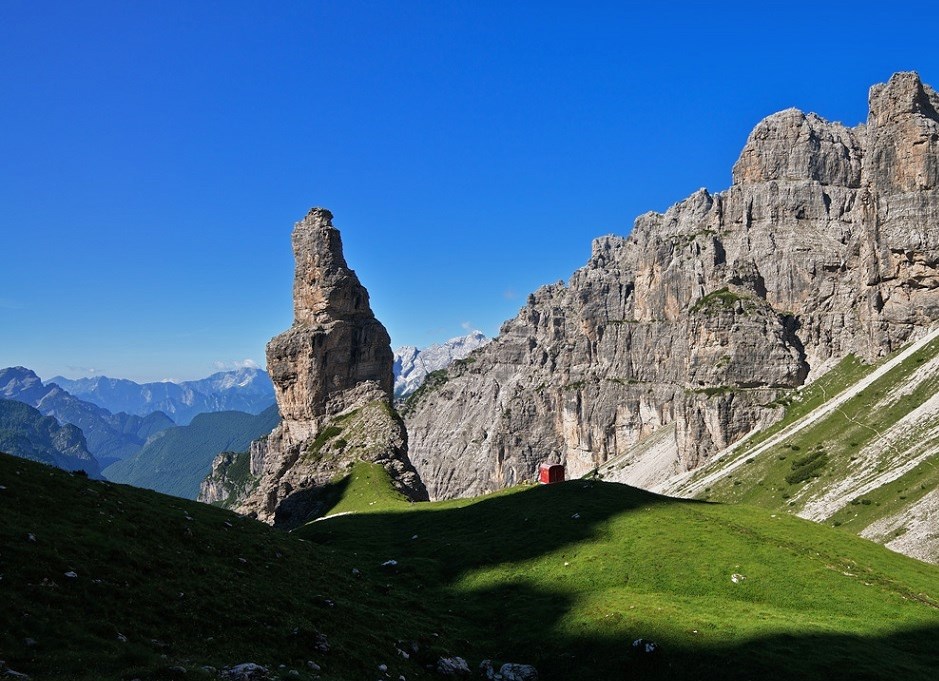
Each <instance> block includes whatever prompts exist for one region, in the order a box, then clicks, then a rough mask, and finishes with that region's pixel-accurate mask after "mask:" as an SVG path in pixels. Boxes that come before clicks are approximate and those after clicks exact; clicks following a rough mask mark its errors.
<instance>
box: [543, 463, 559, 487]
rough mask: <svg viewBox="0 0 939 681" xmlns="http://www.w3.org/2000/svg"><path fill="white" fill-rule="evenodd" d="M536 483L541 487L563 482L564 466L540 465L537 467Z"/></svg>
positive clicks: (557, 464) (553, 464)
mask: <svg viewBox="0 0 939 681" xmlns="http://www.w3.org/2000/svg"><path fill="white" fill-rule="evenodd" d="M538 482H540V483H541V484H542V485H550V484H552V483H555V482H564V466H562V465H561V464H559V463H543V464H541V466H539V467H538Z"/></svg>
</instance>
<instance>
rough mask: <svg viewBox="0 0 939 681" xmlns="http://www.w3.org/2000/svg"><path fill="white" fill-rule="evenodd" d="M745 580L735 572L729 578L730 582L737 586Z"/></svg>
mask: <svg viewBox="0 0 939 681" xmlns="http://www.w3.org/2000/svg"><path fill="white" fill-rule="evenodd" d="M745 579H746V577H744V576H743V575H741V574H739V573H737V572H735V573H734V574H732V575H731V576H730V581H732V582H733V583H734V584H739V583H740V582H742V581H743V580H745Z"/></svg>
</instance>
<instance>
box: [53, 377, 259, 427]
mask: <svg viewBox="0 0 939 681" xmlns="http://www.w3.org/2000/svg"><path fill="white" fill-rule="evenodd" d="M49 382H50V383H56V384H58V385H59V386H61V387H62V388H64V389H65V390H67V391H68V392H69V393H71V394H72V395H74V396H75V397H78V398H80V399H82V400H85V401H87V402H91V403H92V404H96V405H98V406H99V407H103V408H105V409H108V410H110V411H111V412H115V413H116V412H120V411H123V412H126V413H128V414H134V415H137V416H144V415H146V414H150V413H152V412H154V411H162V412H164V413H165V414H168V415H169V416H170V417H171V418H172V419H173V421H175V422H176V424H177V425H181V426H184V425H186V424H188V423H189V422H190V421H192V419H193V418H194V417H195V416H196V415H197V414H203V413H206V412H215V411H244V412H247V413H249V414H259V413H261V412H262V411H264V410H265V409H267V408H268V407H269V406H271V405H272V404H273V403H274V386H273V384H272V383H271V379H270V378H268V376H267V373H266V372H265V371H264V370H262V369H253V368H243V369H237V370H234V371H222V372H219V373H216V374H212V375H211V376H209V377H208V378H203V379H201V380H198V381H184V382H182V383H170V382H168V381H166V382H159V383H135V382H134V381H129V380H127V379H123V378H109V377H107V376H95V377H93V378H79V379H75V380H72V379H68V378H64V377H62V376H56V377H54V378H52V379H51V380H50V381H49Z"/></svg>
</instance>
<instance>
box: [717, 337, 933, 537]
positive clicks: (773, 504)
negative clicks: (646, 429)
mask: <svg viewBox="0 0 939 681" xmlns="http://www.w3.org/2000/svg"><path fill="white" fill-rule="evenodd" d="M937 354H939V341H934V342H932V343H930V344H928V345H926V346H925V347H923V348H922V349H920V350H919V351H918V352H916V353H914V354H913V355H911V356H910V357H909V358H907V359H906V360H905V361H904V362H902V363H901V364H900V365H899V366H897V367H896V368H894V369H893V370H892V371H890V372H888V373H887V374H886V375H884V376H882V377H881V378H879V379H878V380H877V381H875V382H874V383H872V384H871V385H870V386H868V387H867V388H866V389H865V390H864V391H863V392H861V393H859V394H858V395H856V396H855V397H853V398H852V399H851V400H848V401H847V402H846V403H845V404H843V405H842V406H841V407H840V409H838V410H836V411H834V412H832V413H831V414H830V415H828V416H827V417H825V418H824V419H821V420H820V421H818V422H816V423H814V424H812V425H811V426H809V427H808V428H806V429H804V430H802V431H800V432H799V433H796V434H795V435H793V436H792V437H791V438H789V439H787V440H786V441H784V442H783V443H782V444H780V445H777V446H776V447H773V448H772V449H770V450H769V451H767V452H764V453H762V454H761V455H759V456H757V457H755V459H754V463H752V464H751V465H749V466H746V467H743V468H737V469H736V470H735V471H734V474H733V475H729V476H726V477H725V478H723V479H721V480H720V481H718V482H716V483H714V484H713V485H712V486H711V488H710V489H709V490H708V492H707V498H708V499H710V500H717V501H728V502H730V501H733V502H741V503H747V504H754V505H759V506H763V507H765V508H770V509H778V510H791V511H798V510H799V509H801V508H802V507H803V506H804V504H805V503H806V502H808V501H809V500H810V499H812V498H813V497H814V496H815V495H817V494H819V493H821V492H822V491H823V490H824V489H825V488H826V487H827V486H828V485H830V484H834V483H837V482H838V481H840V480H843V479H844V478H845V477H846V476H847V475H849V474H850V473H851V472H852V471H853V470H854V469H855V468H856V467H857V466H859V465H864V466H868V467H871V466H872V467H876V468H877V470H879V471H885V470H887V469H888V467H889V466H892V465H897V463H898V462H899V461H902V458H903V457H904V456H908V455H909V452H912V451H928V450H929V448H939V438H936V437H935V436H932V435H929V433H931V432H934V427H935V425H936V419H932V420H931V421H929V422H926V423H921V424H920V427H918V428H909V429H908V430H907V431H906V432H903V433H899V434H897V433H896V432H894V433H893V437H894V439H893V440H892V441H891V443H890V445H889V446H888V447H886V448H885V449H884V450H883V451H882V453H881V455H880V457H881V458H880V460H879V461H873V462H871V461H868V460H864V461H861V460H859V457H860V456H861V453H862V452H863V451H864V449H865V447H867V446H869V445H871V444H875V443H876V442H877V441H878V440H879V439H880V438H881V437H882V435H881V434H882V433H883V432H885V431H886V430H887V429H888V428H890V427H891V426H893V425H894V424H895V423H897V422H898V421H899V420H900V419H902V418H903V417H904V416H906V415H907V414H909V413H910V412H911V411H913V410H914V409H916V408H917V407H919V406H920V405H922V404H923V403H924V402H926V401H927V400H929V399H930V398H932V397H933V396H934V395H935V394H936V392H937V391H939V376H928V377H926V378H925V379H924V380H922V381H921V382H920V383H919V384H918V385H916V386H915V388H914V389H910V390H908V391H907V392H906V394H904V395H900V394H898V393H896V392H895V390H896V388H897V387H898V386H904V385H907V384H909V381H910V378H911V376H912V375H913V374H914V373H915V372H916V371H917V370H918V369H919V368H920V367H921V366H922V365H923V364H924V363H925V362H927V361H929V360H931V359H932V358H933V357H935V356H936V355H937ZM875 366H876V365H874V366H872V365H865V364H863V363H861V362H860V361H858V360H857V359H856V358H854V357H848V358H846V359H844V360H843V361H842V362H840V363H839V364H838V365H837V366H836V367H835V368H834V369H832V370H831V371H830V372H828V373H827V374H826V375H824V376H822V377H821V378H819V379H818V380H817V381H815V382H814V383H812V384H811V385H810V386H807V387H806V388H805V389H804V390H802V391H801V393H799V394H794V395H791V396H790V397H788V398H786V399H784V400H782V401H781V402H782V403H783V404H785V405H786V410H787V411H786V416H785V418H784V419H783V421H782V422H780V423H777V424H776V425H775V426H773V427H771V428H770V429H767V431H765V432H761V433H760V434H759V436H757V437H755V438H753V441H752V443H748V444H747V445H745V446H742V447H740V448H738V450H737V451H736V457H737V458H738V459H739V457H749V456H750V454H749V453H750V452H751V451H752V450H753V448H754V447H755V446H756V445H757V444H759V443H761V442H763V441H764V440H765V439H766V438H768V437H770V436H772V435H774V434H775V433H778V432H779V430H780V429H782V428H784V427H786V426H788V425H790V424H792V423H794V422H795V421H796V420H798V419H799V418H802V417H803V416H805V415H806V414H808V413H809V412H811V411H812V410H813V409H815V408H817V407H819V406H821V405H822V404H823V403H824V402H826V401H827V400H828V399H830V398H832V397H834V396H836V395H837V394H838V393H840V392H842V391H843V390H844V389H845V388H847V387H849V386H850V385H852V384H854V383H856V382H857V381H858V380H860V379H861V378H862V377H863V376H865V375H866V374H867V373H868V372H870V371H872V370H873V369H874V368H875ZM930 437H932V438H933V439H932V440H930V439H929V438H930ZM718 465H720V464H718ZM711 470H713V469H711ZM735 483H737V484H735ZM795 485H803V487H802V488H799V489H798V490H796V488H795V487H794V486H795ZM924 485H925V487H923V486H924ZM937 486H939V475H936V474H935V469H934V465H933V463H932V459H931V460H930V461H929V462H927V463H926V464H921V465H919V466H917V467H916V468H915V469H914V470H912V471H909V472H907V473H905V474H904V475H903V476H902V477H901V478H899V479H898V480H895V481H893V482H891V483H888V484H887V485H885V486H884V487H883V488H881V489H880V490H878V491H875V492H872V493H870V494H865V495H864V496H863V500H866V501H867V502H870V503H868V504H864V503H863V502H862V500H861V499H858V500H857V503H856V504H849V505H848V506H847V507H845V508H843V509H841V510H840V511H838V512H837V513H835V514H834V515H833V516H832V518H831V520H832V521H833V522H837V523H838V524H839V526H840V527H844V528H846V529H852V530H853V531H856V532H859V531H861V530H862V529H864V527H866V526H867V525H869V524H870V523H872V522H874V521H875V520H877V519H879V518H883V517H887V516H890V515H893V514H894V513H896V512H898V511H900V510H902V508H904V507H905V506H907V505H909V504H911V503H912V502H913V501H914V499H918V498H920V497H921V496H922V495H924V494H926V493H927V492H928V491H930V490H932V489H935V488H936V487H937ZM901 496H903V497H906V498H904V499H901V498H900V497H901Z"/></svg>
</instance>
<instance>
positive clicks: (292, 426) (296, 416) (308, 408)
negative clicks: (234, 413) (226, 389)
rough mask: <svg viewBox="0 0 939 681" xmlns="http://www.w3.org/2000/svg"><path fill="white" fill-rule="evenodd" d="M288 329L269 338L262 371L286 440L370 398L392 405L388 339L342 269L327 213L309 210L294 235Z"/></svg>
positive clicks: (350, 273) (348, 271) (357, 286)
mask: <svg viewBox="0 0 939 681" xmlns="http://www.w3.org/2000/svg"><path fill="white" fill-rule="evenodd" d="M292 241H293V252H294V258H295V259H296V271H295V274H294V285H293V299H294V322H293V326H292V327H291V328H290V329H288V330H287V331H285V332H284V333H282V334H280V335H278V336H276V337H274V338H273V339H271V341H270V343H268V346H267V366H268V371H269V372H270V374H271V380H272V381H273V382H274V389H275V393H276V396H277V406H278V407H279V408H280V413H281V416H282V417H283V419H284V422H285V423H286V424H287V427H288V436H289V439H292V440H294V441H299V440H302V439H305V438H307V437H309V436H310V434H311V433H312V432H314V431H316V430H318V424H319V422H320V421H321V420H322V419H323V418H324V417H328V416H330V415H333V414H337V413H339V412H341V411H343V410H344V409H346V408H347V407H348V406H349V404H351V403H352V402H354V401H356V400H361V399H363V398H365V397H367V395H368V394H369V393H374V397H375V398H386V399H389V400H390V399H391V393H392V388H393V385H394V377H393V372H392V364H393V361H394V358H393V355H392V351H391V339H390V338H389V336H388V332H387V331H386V330H385V327H384V326H383V325H382V323H381V322H379V321H378V320H377V319H375V316H374V315H373V314H372V310H371V308H370V307H369V299H368V291H366V290H365V287H364V286H362V284H361V283H360V282H359V278H358V277H357V276H356V274H355V272H353V271H352V270H351V269H349V267H348V266H347V265H346V260H345V257H344V256H343V254H342V239H341V238H340V236H339V230H337V229H336V228H335V227H333V225H332V213H330V212H329V211H328V210H326V209H325V208H313V209H312V210H310V212H309V213H307V216H306V217H305V218H304V219H303V220H301V221H300V222H298V223H296V225H295V226H294V230H293V236H292Z"/></svg>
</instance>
